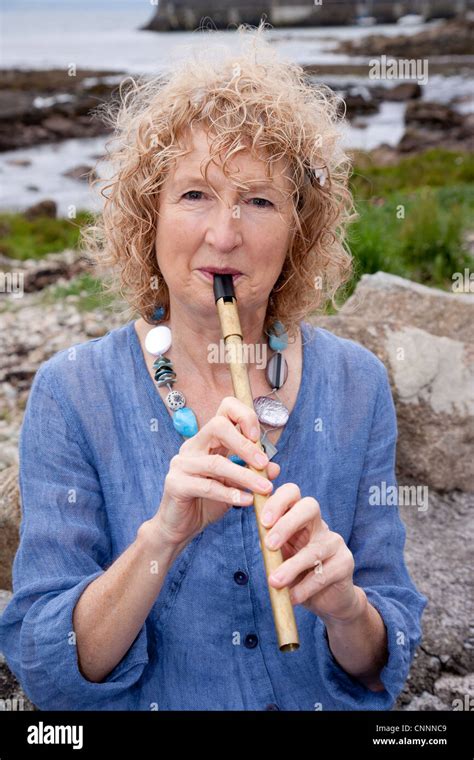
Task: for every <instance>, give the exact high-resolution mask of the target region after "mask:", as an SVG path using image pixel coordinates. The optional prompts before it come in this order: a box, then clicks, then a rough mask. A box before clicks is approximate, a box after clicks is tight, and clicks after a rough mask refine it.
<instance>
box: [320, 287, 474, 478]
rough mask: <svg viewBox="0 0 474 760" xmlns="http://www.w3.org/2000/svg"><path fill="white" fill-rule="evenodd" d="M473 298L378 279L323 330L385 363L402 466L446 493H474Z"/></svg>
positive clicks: (402, 473) (404, 473)
mask: <svg viewBox="0 0 474 760" xmlns="http://www.w3.org/2000/svg"><path fill="white" fill-rule="evenodd" d="M473 317H474V297H473V296H472V295H470V294H454V293H447V292H445V291H441V290H437V289H435V288H428V287H426V286H424V285H419V284H417V283H414V282H411V281H410V280H404V279H403V278H401V277H396V276H395V275H390V274H386V273H384V272H378V273H377V274H375V275H364V276H363V277H362V279H361V281H360V282H359V285H358V287H357V289H356V291H355V293H354V294H353V296H352V297H351V298H349V299H348V300H347V301H346V303H345V304H344V306H343V308H342V309H341V310H340V311H339V313H338V315H336V316H329V317H321V318H318V319H317V323H318V324H320V325H321V326H322V327H327V329H329V330H331V331H333V332H335V333H336V334H338V335H341V336H342V337H347V338H351V339H352V340H356V341H357V342H359V343H362V344H363V345H365V346H366V347H367V348H369V350H371V351H373V352H374V353H375V354H376V355H377V356H379V358H380V359H381V360H382V361H383V362H384V363H385V365H386V367H387V369H388V371H389V374H390V379H391V383H392V391H393V395H394V400H395V404H396V408H397V419H398V428H399V438H398V448H397V466H398V474H399V476H401V477H408V478H413V479H414V480H416V481H418V482H419V483H424V484H426V485H428V486H430V487H432V488H435V489H437V490H440V491H452V490H453V489H460V490H463V491H466V492H472V491H474V468H473V467H472V442H473V441H474V345H473V338H472V323H473Z"/></svg>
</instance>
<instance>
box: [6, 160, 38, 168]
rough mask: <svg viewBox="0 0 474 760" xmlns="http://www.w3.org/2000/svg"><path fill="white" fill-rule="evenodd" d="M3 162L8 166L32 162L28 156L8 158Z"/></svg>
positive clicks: (26, 164)
mask: <svg viewBox="0 0 474 760" xmlns="http://www.w3.org/2000/svg"><path fill="white" fill-rule="evenodd" d="M5 163H6V164H8V165H9V166H31V164H32V163H33V162H32V161H30V159H29V158H10V159H8V160H7V161H5Z"/></svg>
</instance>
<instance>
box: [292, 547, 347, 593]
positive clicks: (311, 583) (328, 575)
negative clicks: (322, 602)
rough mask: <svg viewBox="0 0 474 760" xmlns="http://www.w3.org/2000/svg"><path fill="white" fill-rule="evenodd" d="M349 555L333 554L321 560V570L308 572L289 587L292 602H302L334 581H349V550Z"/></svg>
mask: <svg viewBox="0 0 474 760" xmlns="http://www.w3.org/2000/svg"><path fill="white" fill-rule="evenodd" d="M349 555H350V556H349ZM349 555H346V554H344V555H342V554H340V553H336V554H333V556H332V557H330V558H329V559H328V560H326V562H323V565H322V572H317V573H315V572H314V571H313V572H309V573H308V574H307V575H306V576H305V577H304V578H303V580H302V581H301V582H300V583H298V584H297V585H296V586H294V587H293V588H292V589H290V599H291V601H292V603H293V604H302V603H303V602H305V601H306V600H307V599H309V597H311V596H314V595H315V594H317V593H319V592H320V591H323V590H324V589H327V588H329V586H332V585H333V584H334V583H340V582H341V581H344V580H347V581H350V582H351V581H352V575H353V572H354V558H353V556H352V554H351V553H350V552H349Z"/></svg>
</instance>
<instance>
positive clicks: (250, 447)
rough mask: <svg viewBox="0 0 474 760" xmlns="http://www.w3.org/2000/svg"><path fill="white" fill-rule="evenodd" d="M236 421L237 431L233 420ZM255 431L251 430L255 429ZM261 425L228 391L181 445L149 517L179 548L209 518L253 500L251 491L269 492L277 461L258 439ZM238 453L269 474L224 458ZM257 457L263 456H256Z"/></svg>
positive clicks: (250, 411)
mask: <svg viewBox="0 0 474 760" xmlns="http://www.w3.org/2000/svg"><path fill="white" fill-rule="evenodd" d="M237 424H238V425H239V427H240V430H241V431H243V432H239V430H238V429H237V427H236V425H237ZM254 431H255V432H254ZM259 437H260V426H259V421H258V418H257V415H256V413H255V411H254V410H253V409H250V408H249V407H248V406H247V405H246V404H244V403H242V402H241V401H239V400H238V399H236V398H234V397H233V396H226V397H225V398H224V399H223V400H222V402H221V404H220V406H219V408H218V410H217V412H216V415H215V417H212V419H210V420H209V422H207V423H206V424H205V425H203V427H202V428H201V430H199V432H198V433H196V435H194V436H193V437H192V438H188V439H187V440H186V441H185V442H184V443H183V445H182V446H181V448H180V450H179V453H178V454H176V455H175V456H174V457H173V458H172V460H171V462H170V467H169V471H168V474H167V475H166V478H165V483H164V490H163V497H162V500H161V504H160V506H159V508H158V511H157V512H156V514H155V516H154V517H153V518H152V522H155V523H156V528H157V530H161V531H162V533H164V534H165V536H166V538H167V539H168V540H169V541H170V542H171V543H172V544H173V545H176V546H180V547H181V548H183V547H184V546H186V544H187V543H189V541H191V540H192V539H193V538H194V536H196V535H197V534H198V533H200V532H201V531H202V530H204V528H205V527H206V526H207V525H209V524H210V523H213V522H216V521H217V520H219V519H220V518H221V517H222V516H223V515H224V514H225V512H227V510H228V509H229V508H230V506H229V505H239V506H242V507H245V506H250V505H252V504H253V493H248V492H246V491H243V490H242V489H243V488H249V489H250V490H251V491H256V492H258V493H261V494H268V495H269V494H270V493H271V492H272V490H273V485H272V483H271V482H270V479H273V478H276V477H277V475H278V473H279V472H280V466H279V465H278V464H277V463H276V462H270V463H268V458H267V456H266V455H265V454H264V452H263V451H262V450H261V449H260V448H259V445H258V444H257V443H256V442H257V441H258V440H259ZM229 453H232V454H237V455H238V456H239V457H241V459H243V460H244V461H245V462H247V463H248V464H249V465H251V466H252V467H254V468H255V469H258V470H261V469H263V468H264V467H265V466H266V467H267V473H268V478H269V479H267V478H266V477H264V475H261V476H259V475H257V474H256V473H254V472H252V471H251V470H250V469H248V468H247V467H243V466H241V465H239V464H235V462H232V461H231V460H230V459H228V458H227V455H228V454H229ZM257 456H260V457H262V456H263V457H264V460H260V461H258V460H257V458H256V457H257Z"/></svg>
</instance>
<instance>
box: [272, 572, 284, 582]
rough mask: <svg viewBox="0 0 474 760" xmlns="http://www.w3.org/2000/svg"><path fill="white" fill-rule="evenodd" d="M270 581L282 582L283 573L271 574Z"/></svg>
mask: <svg viewBox="0 0 474 760" xmlns="http://www.w3.org/2000/svg"><path fill="white" fill-rule="evenodd" d="M270 580H271V581H278V582H279V581H282V580H283V573H272V574H271V575H270Z"/></svg>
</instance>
